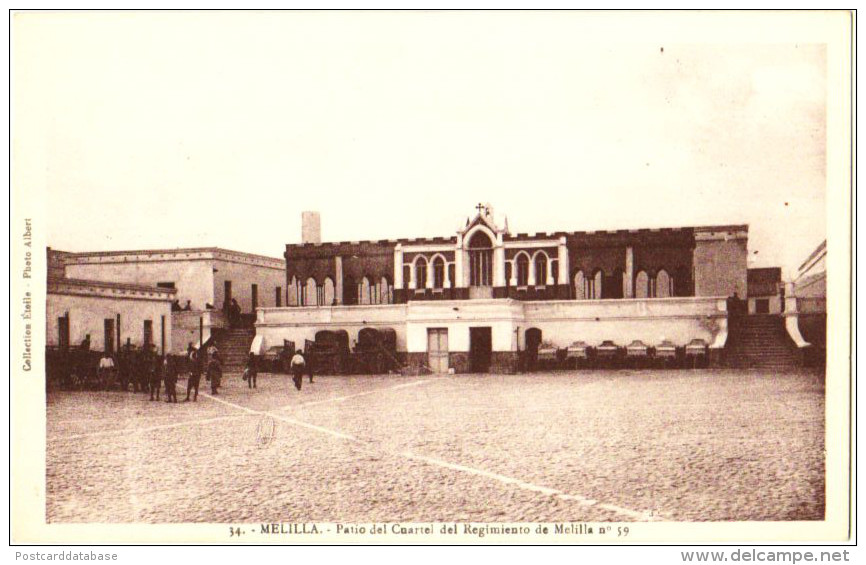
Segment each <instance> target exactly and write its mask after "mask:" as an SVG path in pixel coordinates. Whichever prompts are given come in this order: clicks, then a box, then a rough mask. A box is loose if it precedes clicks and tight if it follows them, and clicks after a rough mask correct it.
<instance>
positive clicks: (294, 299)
mask: <svg viewBox="0 0 866 565" xmlns="http://www.w3.org/2000/svg"><path fill="white" fill-rule="evenodd" d="M298 304H301V302H299V301H298V279H296V278H295V277H294V276H293V277H292V280H291V281H289V287H288V288H287V289H286V306H297V305H298Z"/></svg>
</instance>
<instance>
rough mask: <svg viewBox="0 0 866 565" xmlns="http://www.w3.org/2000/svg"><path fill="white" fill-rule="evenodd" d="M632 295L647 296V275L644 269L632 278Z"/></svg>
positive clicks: (637, 296)
mask: <svg viewBox="0 0 866 565" xmlns="http://www.w3.org/2000/svg"><path fill="white" fill-rule="evenodd" d="M634 297H635V298H649V277H648V276H647V274H646V273H645V272H644V271H639V272H638V274H637V276H636V277H635V278H634Z"/></svg>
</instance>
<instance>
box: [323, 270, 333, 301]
mask: <svg viewBox="0 0 866 565" xmlns="http://www.w3.org/2000/svg"><path fill="white" fill-rule="evenodd" d="M322 286H323V290H322V294H323V300H322V303H323V304H324V305H325V306H333V304H334V296H335V293H334V281H332V280H331V277H326V278H325V283H324V285H322Z"/></svg>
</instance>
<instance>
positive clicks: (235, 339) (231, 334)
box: [214, 328, 256, 373]
mask: <svg viewBox="0 0 866 565" xmlns="http://www.w3.org/2000/svg"><path fill="white" fill-rule="evenodd" d="M255 336H256V330H255V328H232V329H229V330H225V331H222V332H220V333H219V334H218V335H215V336H214V341H215V342H216V346H217V349H219V352H220V357H222V360H223V372H232V373H233V372H242V371H243V370H244V367H246V365H247V358H248V357H249V354H250V346H251V345H252V343H253V338H255Z"/></svg>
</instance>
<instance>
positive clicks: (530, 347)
mask: <svg viewBox="0 0 866 565" xmlns="http://www.w3.org/2000/svg"><path fill="white" fill-rule="evenodd" d="M525 338H526V368H527V369H529V370H533V369H535V364H536V362H537V361H538V348H539V347H540V346H541V330H540V329H538V328H529V329H528V330H526V335H525Z"/></svg>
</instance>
